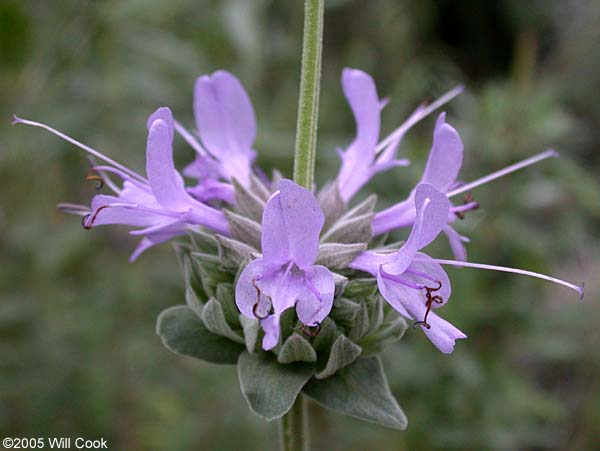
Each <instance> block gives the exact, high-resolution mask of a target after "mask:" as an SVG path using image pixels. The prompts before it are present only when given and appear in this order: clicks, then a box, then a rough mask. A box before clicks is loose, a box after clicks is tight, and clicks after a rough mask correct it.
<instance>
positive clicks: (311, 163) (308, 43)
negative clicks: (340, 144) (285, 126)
mask: <svg viewBox="0 0 600 451" xmlns="http://www.w3.org/2000/svg"><path fill="white" fill-rule="evenodd" d="M323 2H324V0H305V4H304V39H303V44H302V69H301V75H300V99H299V101H298V122H297V124H296V150H295V154H294V181H295V182H296V183H297V184H299V185H301V186H304V187H305V188H307V189H309V190H312V188H313V181H314V173H315V156H316V146H317V121H318V118H319V85H320V81H321V54H322V44H323Z"/></svg>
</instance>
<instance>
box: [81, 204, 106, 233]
mask: <svg viewBox="0 0 600 451" xmlns="http://www.w3.org/2000/svg"><path fill="white" fill-rule="evenodd" d="M108 207H110V205H102V206H100V207H98V208H97V209H96V211H94V212H93V213H89V214H87V215H85V216H84V217H83V218H81V225H82V226H83V228H84V229H85V230H90V229H91V228H92V227H93V226H94V222H95V221H96V217H97V216H98V213H100V212H101V211H102V210H104V209H105V208H108ZM88 219H89V221H88Z"/></svg>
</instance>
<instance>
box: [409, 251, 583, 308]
mask: <svg viewBox="0 0 600 451" xmlns="http://www.w3.org/2000/svg"><path fill="white" fill-rule="evenodd" d="M414 261H422V262H427V261H434V262H435V263H439V264H440V265H452V266H463V267H465V268H477V269H487V270H491V271H501V272H509V273H513V274H521V275H523V276H529V277H535V278H537V279H542V280H547V281H548V282H552V283H556V284H558V285H563V286H565V287H567V288H570V289H571V290H575V291H576V292H577V293H579V299H580V300H583V295H584V284H581V286H578V285H575V284H573V283H570V282H567V281H565V280H562V279H557V278H556V277H551V276H547V275H545V274H540V273H537V272H533V271H527V270H524V269H517V268H508V267H506V266H495V265H486V264H483V263H471V262H461V261H457V260H444V259H439V258H433V259H431V260H429V259H422V258H419V257H416V258H415V259H414Z"/></svg>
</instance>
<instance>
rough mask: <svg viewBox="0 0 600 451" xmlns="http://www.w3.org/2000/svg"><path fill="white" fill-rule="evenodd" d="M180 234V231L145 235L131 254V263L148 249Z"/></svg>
mask: <svg viewBox="0 0 600 451" xmlns="http://www.w3.org/2000/svg"><path fill="white" fill-rule="evenodd" d="M177 235H180V233H176V232H174V233H169V232H165V233H156V234H153V235H148V236H145V237H144V238H143V239H142V240H141V241H140V242H139V244H138V245H137V247H136V248H135V250H134V251H133V253H132V254H131V256H130V257H129V263H133V262H134V261H136V260H137V259H138V257H139V256H140V255H141V254H142V253H143V252H145V251H147V250H148V249H150V248H151V247H153V246H156V245H157V244H161V243H164V242H165V241H169V240H170V239H171V238H173V237H175V236H177Z"/></svg>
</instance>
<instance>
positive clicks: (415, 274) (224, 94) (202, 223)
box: [15, 69, 583, 377]
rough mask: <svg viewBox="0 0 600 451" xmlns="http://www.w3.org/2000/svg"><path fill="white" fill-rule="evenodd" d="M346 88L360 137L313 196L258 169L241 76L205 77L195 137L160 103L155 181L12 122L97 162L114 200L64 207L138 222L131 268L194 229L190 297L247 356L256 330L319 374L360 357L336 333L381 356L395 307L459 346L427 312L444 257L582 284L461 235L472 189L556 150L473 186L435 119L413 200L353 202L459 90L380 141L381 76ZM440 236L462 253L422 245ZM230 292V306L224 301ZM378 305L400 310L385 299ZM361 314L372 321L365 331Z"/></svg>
mask: <svg viewBox="0 0 600 451" xmlns="http://www.w3.org/2000/svg"><path fill="white" fill-rule="evenodd" d="M342 87H343V92H344V94H345V96H346V98H347V100H348V103H349V105H350V108H351V110H352V113H353V115H354V118H355V121H356V128H357V131H356V137H355V139H354V140H353V141H352V143H351V144H350V145H349V146H348V147H347V148H346V149H344V150H339V151H338V152H339V155H340V157H341V167H340V170H339V173H338V175H337V177H336V178H335V180H333V181H331V182H330V183H329V184H327V185H326V186H324V187H323V188H322V189H321V190H319V191H316V190H314V191H313V190H307V189H305V188H303V187H300V186H298V185H297V184H295V183H294V182H293V181H291V180H287V179H282V178H281V177H280V176H278V175H277V174H274V175H273V177H267V176H265V175H264V172H263V171H261V170H260V169H259V168H257V167H256V165H255V160H256V155H257V154H256V151H255V150H254V149H253V145H254V141H255V137H256V129H257V127H256V117H255V113H254V110H253V107H252V104H251V102H250V100H249V97H248V95H247V94H246V92H245V90H244V88H243V87H242V85H241V83H240V82H239V81H238V80H237V79H236V78H235V77H234V76H233V75H231V74H230V73H228V72H225V71H217V72H215V73H214V74H212V75H207V76H203V77H200V78H198V80H197V81H196V85H195V90H194V102H193V108H194V115H195V120H196V124H195V130H193V131H188V130H187V129H186V128H185V127H184V126H182V125H181V124H180V123H179V122H177V121H175V120H174V119H173V116H172V113H171V111H170V110H169V109H168V108H164V107H163V108H159V109H158V110H156V111H155V112H154V113H153V114H152V115H151V116H150V117H149V119H148V123H147V128H148V140H147V145H146V174H145V175H142V174H140V173H138V172H135V171H133V170H131V169H129V168H127V167H125V166H123V165H121V164H119V163H117V162H116V161H114V160H112V159H111V158H109V157H107V156H105V155H104V154H102V153H100V152H98V151H96V150H94V149H91V148H89V147H87V146H85V145H84V144H82V143H80V142H78V141H76V140H74V139H73V138H70V137H68V136H66V135H64V134H63V133H61V132H59V131H57V130H54V129H52V128H50V127H48V126H47V125H44V124H40V123H37V122H32V121H28V120H23V119H19V118H16V117H15V122H16V123H23V124H29V125H33V126H38V127H42V128H45V129H47V130H49V131H50V132H52V133H54V134H56V135H58V136H59V137H61V138H63V139H65V140H67V141H69V142H71V143H73V144H75V145H76V146H78V147H80V148H82V149H83V150H85V151H86V152H88V153H89V154H91V155H92V156H93V157H95V159H98V160H101V161H102V164H96V163H94V164H93V166H92V168H91V173H90V175H89V178H90V179H92V180H97V181H99V182H100V184H101V185H103V186H106V187H108V188H110V189H111V190H112V191H113V193H112V194H110V195H108V194H98V195H96V196H94V197H93V199H92V201H91V204H90V206H89V207H87V206H82V205H73V204H63V205H62V207H63V208H64V209H65V210H67V211H69V212H72V213H75V214H78V215H81V216H82V225H83V227H84V228H86V229H91V228H95V227H98V226H101V225H108V224H122V225H126V226H129V227H132V228H133V230H131V231H130V234H131V235H134V236H139V237H141V241H140V243H139V244H138V246H137V248H136V249H135V251H134V252H133V254H132V256H131V260H132V261H133V260H135V259H136V258H138V257H139V255H140V254H141V253H142V252H144V251H145V250H147V249H148V248H150V247H152V246H154V245H156V244H159V243H163V242H165V241H168V240H171V239H173V238H175V237H178V236H188V237H190V240H189V244H188V245H186V246H187V247H185V250H184V251H183V254H185V258H184V263H185V264H184V268H187V270H186V271H187V272H188V273H189V262H190V261H196V262H199V263H198V266H197V267H195V269H194V271H195V273H196V275H197V277H198V279H199V283H198V284H199V285H202V289H199V291H201V292H202V294H200V295H199V294H198V289H197V288H194V289H192V288H190V290H189V292H190V293H192V294H191V295H190V296H192V297H194V296H195V299H194V300H192V301H188V305H189V306H190V307H191V308H192V309H193V310H194V309H195V311H196V312H199V314H200V316H201V318H202V320H203V321H204V324H205V326H206V328H207V329H208V330H209V331H210V332H211V333H214V334H216V335H220V336H222V337H226V338H227V339H229V340H232V341H234V342H237V343H240V344H245V345H246V347H247V349H248V350H249V351H250V352H252V351H253V349H254V342H255V341H256V340H257V337H259V336H262V348H263V349H264V350H265V351H271V350H273V352H275V353H276V354H277V355H279V356H280V363H282V362H283V363H287V362H294V361H305V362H308V361H313V362H314V361H319V362H321V363H320V364H319V366H320V368H318V371H320V373H319V374H321V376H322V377H326V376H328V375H330V374H333V373H334V372H335V371H337V370H338V369H339V368H341V367H343V366H344V365H348V364H349V363H350V362H342V361H337V363H335V362H334V363H332V360H331V359H332V357H331V356H332V355H333V354H334V353H335V352H337V351H335V349H334V348H335V346H336V344H335V343H338V342H339V340H338V338H339V337H340V336H344V337H345V339H346V340H347V341H348V344H347V345H344V346H346V348H344V349H346V351H344V352H345V354H343V355H344V356H347V355H348V351H347V349H350V348H351V346H357V347H359V348H360V350H359V351H357V352H358V354H360V353H361V352H363V353H364V352H365V349H368V348H369V346H371V348H370V349H372V350H379V349H380V348H381V347H380V346H379V347H378V346H374V345H373V344H374V343H378V344H381V343H387V341H386V340H385V339H384V338H382V337H389V333H388V335H386V333H385V331H386V330H387V331H388V332H389V327H391V326H390V324H394V325H395V326H394V327H400V326H398V324H401V323H403V322H402V321H401V320H399V319H398V318H400V316H401V317H403V318H406V319H408V320H410V321H413V322H414V325H415V326H418V327H419V328H421V329H422V330H423V331H424V333H425V335H426V336H427V338H428V339H429V340H430V341H431V342H432V343H433V344H434V345H435V346H436V347H437V348H438V349H439V350H440V351H441V352H443V353H451V352H452V351H453V350H454V346H455V341H456V340H457V339H464V338H466V334H465V333H464V332H462V331H461V330H459V329H458V328H457V327H455V326H454V325H452V324H450V323H449V322H447V321H445V320H444V319H442V318H441V317H440V316H438V315H437V314H436V313H435V312H434V311H433V310H434V309H435V310H436V311H438V309H440V308H441V307H443V306H445V305H446V304H447V303H448V301H449V299H450V295H451V283H450V280H449V278H448V275H447V274H446V272H445V271H444V269H443V267H442V266H443V265H452V266H464V267H471V268H480V269H490V270H497V271H504V272H511V273H515V274H523V275H528V276H533V277H537V278H541V279H545V280H548V281H552V282H555V283H558V284H562V285H564V286H566V287H568V288H571V289H573V290H575V291H577V292H578V293H579V294H580V296H581V297H582V296H583V288H582V287H580V286H577V285H574V284H571V283H569V282H566V281H562V280H559V279H555V278H552V277H549V276H546V275H542V274H537V273H533V272H530V271H525V270H520V269H513V268H505V267H498V266H493V265H487V264H479V263H472V262H468V261H467V252H466V248H465V243H466V242H468V241H469V240H468V238H466V237H464V236H461V235H460V234H459V233H458V232H457V231H456V230H455V229H454V222H455V221H456V219H457V218H462V217H463V215H464V214H465V213H466V212H468V211H470V210H474V209H476V208H478V206H479V203H478V202H476V201H475V200H474V198H473V196H472V194H471V190H472V189H474V188H475V187H477V186H480V185H482V184H484V183H487V182H489V181H491V180H493V179H495V178H498V177H501V176H504V175H506V174H508V173H510V172H513V171H515V170H518V169H521V168H523V167H526V166H528V165H531V164H533V163H536V162H538V161H541V160H543V159H546V158H548V157H555V156H557V153H556V152H555V151H553V150H548V151H545V152H543V153H541V154H539V155H536V156H534V157H532V158H529V159H527V160H524V161H522V162H519V163H516V164H514V165H512V166H509V167H508V168H505V169H502V170H500V171H498V172H496V173H493V174H490V175H487V176H485V177H483V178H481V179H479V180H476V181H474V182H471V183H463V182H460V181H459V178H458V177H459V172H460V168H461V165H462V160H463V143H462V141H461V138H460V136H459V134H458V132H457V131H456V130H455V129H454V128H453V127H452V126H451V125H450V124H448V123H447V122H446V115H445V113H441V114H440V115H439V116H438V118H437V121H436V123H435V128H434V132H433V142H432V146H431V151H430V153H429V157H428V159H427V163H426V166H425V169H424V171H423V175H422V177H421V179H420V181H419V183H418V184H417V185H416V186H415V188H414V189H413V190H412V191H411V192H410V193H409V194H408V195H407V197H406V198H405V199H404V200H401V201H400V202H398V203H397V204H395V205H393V206H391V207H389V208H387V209H385V210H382V211H379V212H374V211H373V210H374V205H375V199H374V198H373V197H371V198H368V199H367V200H366V201H364V202H362V203H360V204H358V205H356V206H354V207H350V205H351V204H352V199H353V197H354V195H355V194H356V193H358V192H359V191H360V190H361V189H362V188H363V187H364V186H365V185H366V184H367V183H368V182H369V180H370V179H371V178H372V177H373V176H374V175H375V174H377V173H380V172H382V171H388V170H390V169H392V168H395V167H399V166H407V165H409V161H407V160H406V159H399V158H397V153H398V149H399V147H400V144H401V142H402V138H403V136H404V135H405V134H406V132H407V131H408V130H409V129H410V128H411V127H412V126H413V125H414V124H416V123H417V122H419V121H420V120H422V119H423V118H425V117H426V116H427V115H429V114H431V113H432V112H433V111H434V110H436V109H438V108H440V107H441V106H442V105H444V104H445V103H446V102H448V101H449V100H451V99H452V98H453V97H455V96H456V95H458V94H459V93H460V92H461V90H462V88H461V87H457V88H455V89H453V90H452V91H450V92H448V93H447V94H446V95H444V96H443V97H442V98H440V99H439V100H437V101H435V102H433V103H432V104H430V105H422V106H420V107H419V108H417V109H416V110H415V111H414V112H413V113H412V114H411V115H410V116H409V118H408V119H407V120H406V121H405V122H404V123H403V124H401V125H400V126H399V127H398V128H397V129H396V130H394V131H393V132H392V133H391V134H389V135H388V136H387V137H385V138H383V139H381V140H380V122H381V121H380V118H381V113H382V110H383V109H384V107H385V105H386V103H387V100H382V99H380V98H379V96H378V93H377V89H376V87H375V83H374V82H373V80H372V78H371V77H370V76H369V75H368V74H366V73H364V72H362V71H360V70H356V69H344V71H343V73H342ZM176 132H177V133H178V134H179V135H180V136H181V137H182V138H183V139H184V140H185V141H186V142H187V143H189V145H190V146H191V147H192V149H193V150H194V151H195V152H196V158H195V160H194V161H193V162H192V163H191V164H190V165H188V166H187V167H186V168H185V169H184V170H183V175H184V176H186V177H188V178H190V179H193V180H194V183H193V184H190V186H186V184H185V183H184V179H183V177H182V175H181V174H180V173H179V172H178V171H177V169H176V168H175V166H174V163H173V140H174V138H175V134H176ZM115 178H117V179H119V182H116V181H115V180H114V179H115ZM461 193H466V195H465V199H464V202H463V203H460V204H459V203H453V202H452V201H451V199H453V198H455V197H456V196H457V195H458V194H461ZM397 229H406V231H407V239H406V241H405V242H403V243H402V244H399V245H393V244H392V245H385V244H384V241H383V240H382V239H381V236H385V234H387V233H388V232H391V231H393V230H397ZM442 232H443V233H444V234H445V235H446V237H447V239H448V241H449V244H450V247H451V250H452V253H453V254H454V257H455V259H454V260H448V259H438V258H433V257H431V256H429V255H427V254H425V253H423V252H422V249H423V248H425V247H426V246H428V245H429V244H430V243H431V242H433V241H434V240H435V239H436V238H437V237H438V235H440V234H441V233H442ZM198 241H203V242H204V243H205V244H206V243H209V244H208V245H207V246H208V248H210V249H212V250H213V251H214V252H212V253H211V251H210V250H206V249H204V250H203V249H202V245H199V244H198ZM213 245H214V246H213ZM181 249H184V248H181ZM186 265H188V266H186ZM194 271H192V272H194ZM188 276H189V274H188ZM188 276H186V277H188ZM190 277H191V276H189V277H188V279H189V278H190ZM213 281H214V284H212V282H213ZM188 282H189V280H188ZM198 284H196V285H198ZM211 284H212V285H211ZM361 284H362V285H361ZM375 284H376V287H377V291H369V289H366V291H365V289H364V287H374V286H375ZM189 285H190V287H191V285H192V284H191V283H189ZM223 287H225V288H223ZM357 287H358V288H357ZM361 287H363V288H361ZM194 290H196V291H194ZM227 290H229V293H228V292H227ZM227 297H229V298H232V299H233V302H234V304H232V303H231V302H229V303H227V302H226V301H225V300H224V299H223V298H227ZM383 300H385V302H386V303H387V304H388V306H389V307H391V310H389V307H384V306H383V304H382V302H383ZM236 308H237V309H236ZM388 310H389V311H388ZM360 312H363V313H364V312H366V313H364V314H363V313H360ZM361 315H362V316H361ZM394 315H395V316H394ZM398 315H399V316H398ZM360 318H363V319H364V321H366V322H364V321H363V322H364V324H363V323H361V324H363V325H362V326H360V327H362V328H363V329H362V331H361V332H356V331H357V327H358V326H357V324H358V323H360V322H361V321H362V320H361V319H360ZM365 318H366V319H365ZM334 323H335V331H334V332H332V337H331V339H330V340H329V345H328V346H325V348H327V349H326V350H325V351H324V352H325V355H326V356H328V357H326V358H324V359H321V357H320V355H319V358H317V355H318V353H320V352H321V347H320V344H319V343H320V342H323V341H325V339H324V338H323V335H324V334H326V333H328V332H327V331H325V329H326V327H325V326H326V325H327V324H329V325H330V326H327V327H329V328H330V329H331V327H334V326H331V324H334ZM290 324H291V326H290ZM365 324H366V325H365ZM258 326H260V329H262V332H259V330H258ZM386 327H388V329H385V328H386ZM400 329H402V327H400ZM331 330H333V329H331ZM331 330H330V332H331ZM403 331H404V329H402V332H403ZM402 332H400V333H398V334H397V335H398V337H399V336H401V335H402ZM373 337H376V338H373ZM289 340H292V342H291V344H289V343H290V341H289ZM340 346H342V345H339V346H338V347H340ZM348 346H350V348H348ZM352 349H354V348H352ZM311 352H312V353H311ZM372 352H375V351H372ZM313 354H314V355H313ZM358 354H357V355H358ZM282 355H284V357H281V356H282ZM355 358H356V356H355V357H354V359H355ZM338 360H340V359H338ZM342 360H343V359H342ZM346 360H348V359H346ZM332 365H333V367H332ZM336 365H337V366H336ZM315 371H317V370H315ZM317 377H318V376H317Z"/></svg>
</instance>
